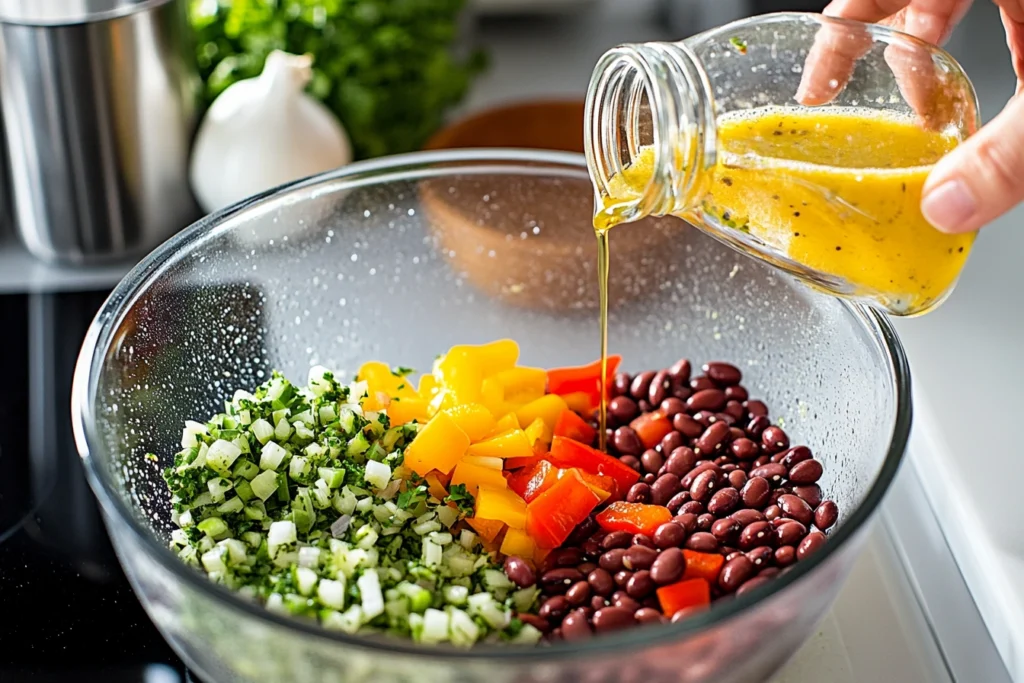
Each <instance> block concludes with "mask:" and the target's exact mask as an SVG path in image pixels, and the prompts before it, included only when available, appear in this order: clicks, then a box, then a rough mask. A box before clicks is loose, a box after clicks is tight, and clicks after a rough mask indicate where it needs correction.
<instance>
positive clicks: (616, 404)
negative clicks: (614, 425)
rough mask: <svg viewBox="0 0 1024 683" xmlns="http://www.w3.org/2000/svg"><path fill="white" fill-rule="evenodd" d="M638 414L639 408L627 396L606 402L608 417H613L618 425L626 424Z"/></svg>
mask: <svg viewBox="0 0 1024 683" xmlns="http://www.w3.org/2000/svg"><path fill="white" fill-rule="evenodd" d="M639 414H640V408H639V407H638V406H637V404H636V401H634V400H633V399H631V398H630V397H629V396H616V397H615V398H613V399H612V400H610V401H608V415H609V416H614V417H615V419H616V420H618V421H619V423H620V424H628V423H629V422H630V421H631V420H632V419H633V418H635V417H636V416H637V415H639Z"/></svg>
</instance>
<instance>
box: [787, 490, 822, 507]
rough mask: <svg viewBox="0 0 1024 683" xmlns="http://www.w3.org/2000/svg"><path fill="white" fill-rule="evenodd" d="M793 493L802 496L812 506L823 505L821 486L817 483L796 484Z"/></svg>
mask: <svg viewBox="0 0 1024 683" xmlns="http://www.w3.org/2000/svg"><path fill="white" fill-rule="evenodd" d="M793 494H794V495H797V496H800V497H801V498H803V499H804V501H805V502H806V503H807V504H808V505H810V506H811V507H812V508H816V507H818V506H819V505H821V487H820V486H818V485H817V484H811V485H810V486H794V487H793Z"/></svg>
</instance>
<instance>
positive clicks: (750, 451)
mask: <svg viewBox="0 0 1024 683" xmlns="http://www.w3.org/2000/svg"><path fill="white" fill-rule="evenodd" d="M729 452H731V453H732V454H733V456H734V457H736V459H738V460H753V459H754V458H756V457H757V456H758V454H759V453H760V452H761V449H760V448H759V447H758V445H757V444H756V443H754V442H753V441H751V440H750V439H746V438H743V439H736V440H735V441H733V442H732V443H731V444H729Z"/></svg>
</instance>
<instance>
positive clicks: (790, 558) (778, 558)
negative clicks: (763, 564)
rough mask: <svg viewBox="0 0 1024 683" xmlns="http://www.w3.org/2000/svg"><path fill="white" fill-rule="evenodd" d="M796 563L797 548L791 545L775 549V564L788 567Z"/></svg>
mask: <svg viewBox="0 0 1024 683" xmlns="http://www.w3.org/2000/svg"><path fill="white" fill-rule="evenodd" d="M794 562H796V548H794V547H793V546H791V545H784V546H782V547H781V548H776V549H775V564H777V565H779V566H780V567H788V566H789V565H791V564H793V563H794Z"/></svg>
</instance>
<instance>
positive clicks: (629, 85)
mask: <svg viewBox="0 0 1024 683" xmlns="http://www.w3.org/2000/svg"><path fill="white" fill-rule="evenodd" d="M714 111H715V110H714V97H713V94H712V90H711V84H710V82H709V80H708V76H707V73H706V72H705V70H704V68H703V67H702V66H701V63H700V59H699V58H698V57H697V55H696V54H694V52H693V51H692V50H691V49H690V48H689V47H687V46H686V45H685V44H684V43H643V44H638V45H624V46H621V47H618V48H615V49H613V50H610V51H609V52H607V53H606V54H605V55H604V56H603V57H602V58H601V60H600V61H599V62H598V64H597V67H596V68H595V70H594V75H593V77H592V79H591V81H590V87H589V89H588V91H587V103H586V114H585V124H584V125H585V128H584V131H585V141H584V142H585V148H586V155H587V166H588V168H589V170H590V176H591V179H592V180H593V182H594V190H595V193H596V202H597V206H596V209H595V216H596V217H597V219H598V222H599V223H604V224H607V225H608V226H609V227H610V226H611V225H614V224H616V223H623V222H629V221H635V220H639V219H641V218H643V217H645V216H662V215H666V214H673V213H674V214H679V213H685V212H687V211H688V210H690V209H691V208H693V207H694V205H695V204H696V203H697V202H699V194H700V193H699V192H698V191H697V190H698V187H699V185H700V182H701V180H703V178H704V176H705V173H704V172H705V170H706V169H708V168H710V167H712V166H713V165H714V163H715V156H716V152H715V150H716V137H715V113H714ZM630 167H635V173H634V174H633V175H632V176H630V174H627V175H626V176H622V175H620V174H622V173H623V171H624V170H626V169H628V168H630ZM617 176H618V177H617ZM624 179H626V182H625V183H623V180H624Z"/></svg>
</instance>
